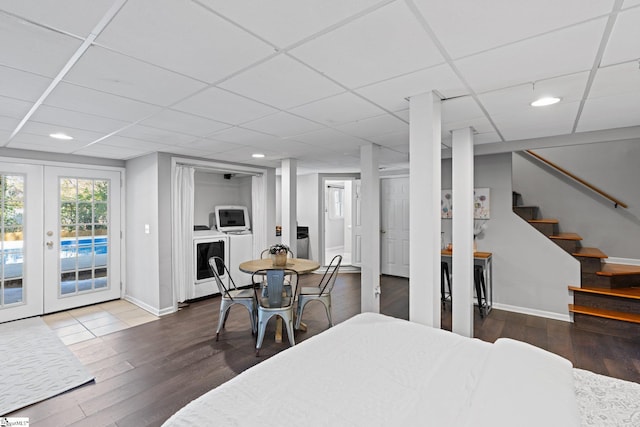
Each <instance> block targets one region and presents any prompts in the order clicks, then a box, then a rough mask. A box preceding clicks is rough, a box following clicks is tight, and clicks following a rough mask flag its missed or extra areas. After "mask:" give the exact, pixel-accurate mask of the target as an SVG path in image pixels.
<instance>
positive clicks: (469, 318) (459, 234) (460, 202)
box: [451, 128, 473, 337]
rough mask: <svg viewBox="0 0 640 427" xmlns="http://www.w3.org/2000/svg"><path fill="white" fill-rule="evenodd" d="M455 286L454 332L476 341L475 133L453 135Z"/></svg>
mask: <svg viewBox="0 0 640 427" xmlns="http://www.w3.org/2000/svg"><path fill="white" fill-rule="evenodd" d="M452 160H453V161H452V188H451V194H452V196H453V202H454V203H453V206H454V208H453V219H452V221H453V224H452V242H453V257H452V259H453V261H452V262H453V271H452V273H453V284H452V288H453V289H452V294H453V295H452V298H451V299H452V306H453V308H452V309H451V311H452V319H451V330H452V331H453V332H455V333H456V334H459V335H462V336H465V337H473V132H472V130H471V128H465V129H458V130H454V131H453V144H452Z"/></svg>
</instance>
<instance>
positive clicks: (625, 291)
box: [569, 286, 640, 300]
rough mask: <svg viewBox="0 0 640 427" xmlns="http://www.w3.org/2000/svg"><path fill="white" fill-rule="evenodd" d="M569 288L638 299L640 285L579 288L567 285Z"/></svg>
mask: <svg viewBox="0 0 640 427" xmlns="http://www.w3.org/2000/svg"><path fill="white" fill-rule="evenodd" d="M569 290H570V291H574V292H583V293H587V294H597V295H606V296H612V297H620V298H627V299H637V300H640V287H638V288H614V289H604V288H588V287H582V288H581V287H578V286H569Z"/></svg>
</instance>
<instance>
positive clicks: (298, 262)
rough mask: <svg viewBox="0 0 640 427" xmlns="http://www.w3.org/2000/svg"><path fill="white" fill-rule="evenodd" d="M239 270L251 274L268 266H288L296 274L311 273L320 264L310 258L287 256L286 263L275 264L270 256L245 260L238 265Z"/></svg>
mask: <svg viewBox="0 0 640 427" xmlns="http://www.w3.org/2000/svg"><path fill="white" fill-rule="evenodd" d="M238 268H239V269H240V271H242V272H245V273H249V274H253V273H255V272H256V271H258V270H268V269H270V268H277V269H284V268H288V269H289V270H293V271H295V272H296V273H298V274H306V273H311V272H312V271H314V270H317V269H319V268H320V264H319V263H317V262H315V261H312V260H310V259H302V258H287V265H285V266H275V265H273V261H272V260H271V258H263V259H254V260H251V261H245V262H243V263H242V264H240V265H239V266H238Z"/></svg>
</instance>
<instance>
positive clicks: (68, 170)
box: [44, 166, 122, 313]
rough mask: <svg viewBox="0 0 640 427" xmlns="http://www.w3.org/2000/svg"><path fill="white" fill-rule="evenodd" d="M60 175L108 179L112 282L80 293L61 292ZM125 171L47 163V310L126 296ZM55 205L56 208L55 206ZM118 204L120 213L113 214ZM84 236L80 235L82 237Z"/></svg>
mask: <svg viewBox="0 0 640 427" xmlns="http://www.w3.org/2000/svg"><path fill="white" fill-rule="evenodd" d="M60 177H71V178H78V179H83V178H86V179H100V180H102V179H107V180H109V182H110V187H109V195H110V198H109V214H108V217H109V226H108V235H107V236H108V242H109V243H108V251H107V259H108V261H107V266H108V270H107V277H108V286H106V287H105V288H104V289H98V290H95V291H91V292H83V293H79V294H76V295H71V294H70V295H60V292H59V290H60V273H61V271H60V241H61V238H60V219H59V218H60V209H59V194H60V189H59V182H60V179H59V178H60ZM121 190H122V188H121V175H120V173H119V172H118V171H106V170H101V169H86V168H78V167H71V166H67V167H56V166H45V168H44V200H45V212H44V231H45V236H44V240H45V241H46V242H47V244H45V245H44V273H45V274H44V312H45V313H52V312H55V311H60V310H67V309H70V308H75V307H81V306H84V305H89V304H95V303H99V302H104V301H109V300H113V299H119V298H121V297H122V290H121V287H122V284H121V283H122V281H121V278H122V269H121V264H120V259H121V249H122V241H121V231H122V224H121V218H122V212H121V207H120V203H119V202H120V199H121V197H120V193H121ZM54 206H55V208H54ZM115 208H117V211H120V212H118V215H113V212H114V210H115ZM79 237H80V236H78V238H79Z"/></svg>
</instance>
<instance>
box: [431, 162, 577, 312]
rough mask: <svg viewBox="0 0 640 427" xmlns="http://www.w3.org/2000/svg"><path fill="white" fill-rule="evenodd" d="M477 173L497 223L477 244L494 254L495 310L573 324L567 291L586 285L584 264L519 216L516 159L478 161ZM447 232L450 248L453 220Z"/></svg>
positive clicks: (445, 183) (447, 169) (445, 179)
mask: <svg viewBox="0 0 640 427" xmlns="http://www.w3.org/2000/svg"><path fill="white" fill-rule="evenodd" d="M474 172H475V173H474V180H475V183H474V186H475V187H489V188H490V189H491V219H490V220H488V221H487V225H488V227H487V229H486V230H485V231H484V233H483V234H481V235H480V236H479V237H478V239H477V240H476V242H477V246H478V250H479V251H487V252H492V253H493V301H494V305H495V307H496V308H503V309H507V310H512V311H518V312H523V313H530V314H535V315H542V316H546V317H552V318H558V319H563V320H568V319H569V315H568V309H567V304H569V303H570V302H571V298H570V295H569V292H568V290H567V286H568V285H573V284H578V283H580V267H579V263H578V261H576V260H575V259H574V258H573V257H571V256H570V255H569V254H567V253H566V252H565V251H563V250H562V249H560V247H559V246H557V245H556V244H555V243H553V242H551V241H550V240H549V239H548V238H546V237H545V236H543V235H542V234H541V233H539V232H538V231H536V230H535V229H534V228H533V227H531V226H530V225H529V224H527V223H526V222H525V221H523V220H522V219H521V218H520V217H518V216H517V215H515V214H514V213H513V211H512V208H511V188H512V187H511V154H510V153H508V154H497V155H491V156H477V157H476V158H475V164H474ZM442 187H443V188H451V160H443V162H442ZM453 197H454V199H455V194H454V195H453ZM454 215H455V210H454ZM442 230H443V231H444V232H445V241H446V242H450V241H451V220H442ZM453 282H454V283H455V278H454V279H453ZM454 286H455V285H454Z"/></svg>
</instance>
